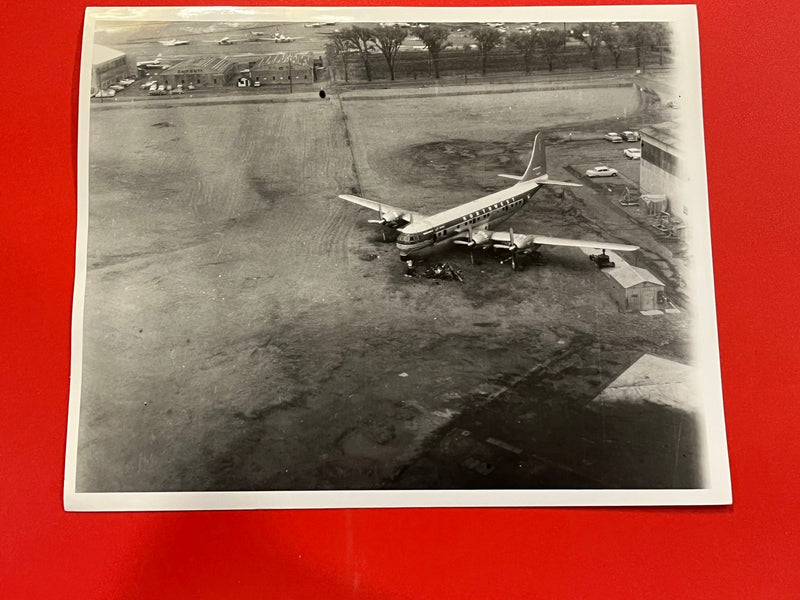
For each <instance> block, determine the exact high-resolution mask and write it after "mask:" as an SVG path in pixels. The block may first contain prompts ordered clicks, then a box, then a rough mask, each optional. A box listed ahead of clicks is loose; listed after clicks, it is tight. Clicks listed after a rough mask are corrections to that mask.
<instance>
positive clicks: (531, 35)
mask: <svg viewBox="0 0 800 600" xmlns="http://www.w3.org/2000/svg"><path fill="white" fill-rule="evenodd" d="M536 38H537V35H536V32H535V31H515V32H513V33H512V34H511V35H509V36H508V42H509V44H511V45H512V46H513V47H514V49H515V50H516V51H517V52H519V53H520V54H521V55H522V60H523V61H525V74H526V75H530V72H531V59H532V58H533V53H534V51H535V50H536V44H537V40H536ZM550 70H551V71H552V70H553V69H552V67H551V69H550Z"/></svg>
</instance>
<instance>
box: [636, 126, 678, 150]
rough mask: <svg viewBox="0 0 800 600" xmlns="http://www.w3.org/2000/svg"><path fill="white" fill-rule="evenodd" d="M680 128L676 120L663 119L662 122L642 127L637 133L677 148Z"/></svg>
mask: <svg viewBox="0 0 800 600" xmlns="http://www.w3.org/2000/svg"><path fill="white" fill-rule="evenodd" d="M680 129H681V126H680V123H678V122H677V121H665V122H664V123H658V124H656V125H650V126H648V127H642V128H641V129H640V130H639V133H640V134H641V135H643V136H649V137H651V138H654V139H656V140H658V141H659V142H661V143H662V144H666V145H668V146H671V147H672V148H676V149H677V148H680V147H681V136H680Z"/></svg>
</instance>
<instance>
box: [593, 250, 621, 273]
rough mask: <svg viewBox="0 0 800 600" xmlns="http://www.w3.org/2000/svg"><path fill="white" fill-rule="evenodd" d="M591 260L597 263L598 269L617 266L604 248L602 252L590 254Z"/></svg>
mask: <svg viewBox="0 0 800 600" xmlns="http://www.w3.org/2000/svg"><path fill="white" fill-rule="evenodd" d="M589 260H591V261H592V262H594V264H596V265H597V268H598V269H607V268H609V267H614V266H616V265H615V264H614V263H613V261H612V260H611V259H610V258H609V257H608V254H606V251H605V250H603V251H602V252H601V253H600V254H590V255H589Z"/></svg>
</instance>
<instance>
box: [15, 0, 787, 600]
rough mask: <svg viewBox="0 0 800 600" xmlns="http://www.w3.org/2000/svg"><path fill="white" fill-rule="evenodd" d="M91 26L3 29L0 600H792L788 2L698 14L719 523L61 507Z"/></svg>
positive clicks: (580, 513)
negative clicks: (728, 492)
mask: <svg viewBox="0 0 800 600" xmlns="http://www.w3.org/2000/svg"><path fill="white" fill-rule="evenodd" d="M552 4H562V2H552ZM84 6H85V5H84V4H82V3H78V2H75V1H73V0H68V1H67V2H63V3H61V2H59V3H55V2H42V1H41V0H35V1H30V2H22V1H21V0H12V1H11V4H10V5H6V6H5V7H4V19H3V21H2V23H0V40H2V42H0V43H2V45H3V52H2V57H1V58H0V61H2V73H3V75H4V81H3V92H2V100H1V101H2V104H3V106H2V112H0V124H2V132H3V133H2V138H3V145H2V148H3V150H2V164H3V169H2V173H3V182H2V184H1V187H0V189H2V202H0V249H2V255H1V259H0V276H1V277H2V293H0V314H1V315H2V323H3V326H2V327H0V340H2V353H0V386H2V388H0V389H2V393H0V400H1V401H0V428H2V436H0V448H2V451H1V453H0V486H1V487H0V494H1V496H0V590H2V591H0V596H2V597H5V598H39V597H59V598H112V597H113V598H116V597H124V598H137V597H190V596H191V597H192V598H221V597H278V598H290V597H291V598H296V597H325V598H385V599H401V598H415V599H416V598H461V597H464V598H466V597H469V598H503V599H507V598H551V597H559V598H588V597H600V598H623V597H629V598H662V597H663V598H705V599H713V598H726V599H729V598H739V597H758V598H789V597H797V595H798V590H800V585H799V584H800V578H798V568H797V567H798V562H800V561H799V560H798V559H800V552H798V550H800V535H798V523H797V517H798V512H800V511H798V507H799V506H800V500H798V498H797V494H798V487H800V486H798V481H800V477H799V476H798V475H797V473H796V472H795V469H796V468H797V466H798V465H799V464H800V460H798V459H799V458H800V456H799V454H800V452H798V450H799V449H800V445H799V444H798V439H800V434H798V425H800V422H799V421H798V416H800V415H799V414H798V401H800V393H798V383H797V381H798V373H800V369H799V368H798V367H799V366H800V365H799V364H798V362H799V360H798V356H800V342H799V341H798V340H799V339H800V338H799V337H798V335H797V332H796V331H797V329H798V325H800V319H798V316H797V314H798V312H797V308H796V307H797V298H798V297H800V277H798V275H797V272H798V268H797V254H798V250H800V244H798V241H797V240H798V236H797V231H798V225H799V224H800V219H798V208H797V204H798V202H797V200H798V195H797V194H796V193H795V192H796V189H797V187H798V186H797V176H796V173H797V171H798V165H800V151H798V145H797V139H798V126H797V120H798V116H799V115H800V113H799V111H798V109H797V105H798V99H800V93H799V92H800V88H799V86H798V58H800V51H798V35H799V34H800V18H798V14H799V13H800V11H798V10H797V7H796V5H795V3H794V2H793V1H784V2H779V1H777V0H761V1H759V2H751V1H744V0H737V1H728V2H713V1H710V0H703V1H700V2H699V7H698V13H699V21H700V37H701V52H702V75H703V95H704V112H705V134H706V144H707V148H706V151H707V160H708V182H709V190H710V202H711V221H712V239H713V245H714V265H715V283H716V292H717V315H718V322H719V337H720V346H721V348H720V352H721V360H722V371H723V373H722V374H723V384H724V394H725V407H726V415H727V429H728V439H729V451H730V459H731V468H732V477H733V487H734V505H733V506H732V507H724V508H689V509H686V508H671V509H659V508H647V509H556V510H551V509H548V510H544V509H458V510H452V509H425V510H420V509H404V510H330V511H320V510H311V511H273V512H269V511H250V512H219V513H202V512H200V513H133V514H76V513H65V512H64V511H63V510H62V508H61V507H62V497H61V493H62V492H61V489H62V473H63V461H64V445H65V435H66V433H65V432H66V418H67V400H68V387H69V360H70V315H71V304H72V284H73V276H74V262H73V261H74V241H75V220H76V218H75V214H76V171H75V169H76V158H75V157H76V143H77V142H76V140H77V137H76V136H77V90H78V65H79V58H80V56H79V54H80V40H81V34H82V33H81V26H82V20H83V10H84Z"/></svg>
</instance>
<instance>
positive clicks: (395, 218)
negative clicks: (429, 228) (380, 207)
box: [381, 212, 406, 228]
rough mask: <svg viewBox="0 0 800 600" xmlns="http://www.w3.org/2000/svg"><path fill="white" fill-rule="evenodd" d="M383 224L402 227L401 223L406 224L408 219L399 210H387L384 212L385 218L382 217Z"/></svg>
mask: <svg viewBox="0 0 800 600" xmlns="http://www.w3.org/2000/svg"><path fill="white" fill-rule="evenodd" d="M381 220H382V221H383V224H384V225H386V226H387V227H392V228H396V227H400V226H401V225H405V224H406V220H405V219H404V218H403V215H401V214H400V213H397V212H387V213H383V218H382V219H381Z"/></svg>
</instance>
